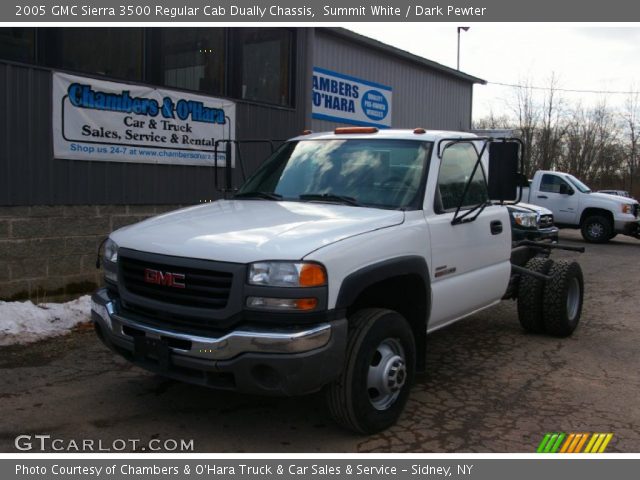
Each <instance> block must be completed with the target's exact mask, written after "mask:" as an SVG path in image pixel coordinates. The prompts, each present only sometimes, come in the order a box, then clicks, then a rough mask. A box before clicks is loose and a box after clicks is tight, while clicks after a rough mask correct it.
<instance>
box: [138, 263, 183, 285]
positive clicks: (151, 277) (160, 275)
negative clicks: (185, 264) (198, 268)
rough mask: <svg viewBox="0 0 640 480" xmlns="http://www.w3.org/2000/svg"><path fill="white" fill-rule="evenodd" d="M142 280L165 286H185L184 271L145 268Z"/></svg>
mask: <svg viewBox="0 0 640 480" xmlns="http://www.w3.org/2000/svg"><path fill="white" fill-rule="evenodd" d="M144 281H145V282H146V283H153V284H154V285H163V286H165V287H173V288H185V284H184V273H171V272H160V271H159V270H152V269H151V268H145V269H144Z"/></svg>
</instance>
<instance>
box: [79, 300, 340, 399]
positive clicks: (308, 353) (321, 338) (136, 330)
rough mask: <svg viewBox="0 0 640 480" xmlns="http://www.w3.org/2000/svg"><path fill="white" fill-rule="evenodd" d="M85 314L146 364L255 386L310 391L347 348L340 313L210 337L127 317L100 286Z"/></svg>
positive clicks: (336, 367) (212, 383)
mask: <svg viewBox="0 0 640 480" xmlns="http://www.w3.org/2000/svg"><path fill="white" fill-rule="evenodd" d="M91 317H92V319H93V321H94V323H95V325H96V331H97V333H98V336H99V337H100V339H101V340H102V341H103V343H105V345H107V346H108V347H109V348H111V349H112V350H113V351H114V352H116V353H118V354H120V355H122V356H123V357H125V358H127V359H128V360H129V361H131V362H133V363H135V364H137V365H139V366H141V367H143V368H145V369H147V370H151V371H154V372H156V373H159V374H160V375H164V376H168V377H172V378H175V379H178V380H182V381H185V382H189V383H195V384H199V385H204V386H208V387H212V388H222V389H231V390H236V391H241V392H246V393H253V394H267V395H300V394H306V393H310V392H313V391H316V390H318V389H319V388H321V387H322V386H323V385H325V384H327V383H328V382H330V381H332V380H333V379H334V378H335V377H336V376H337V375H338V374H339V372H340V370H341V368H342V363H343V361H344V355H345V350H346V338H347V321H346V319H344V318H343V319H338V320H331V321H328V322H324V323H319V324H314V325H309V326H297V327H290V328H289V327H281V328H273V329H266V328H263V329H261V328H250V329H249V328H241V329H240V328H239V329H237V330H233V331H230V332H228V333H226V334H224V335H221V336H217V337H214V336H211V337H210V336H202V335H194V334H188V333H184V332H177V331H173V330H170V329H166V328H158V327H156V326H152V325H149V324H146V323H144V322H142V321H140V320H143V319H142V318H140V319H138V318H136V319H134V318H129V315H127V314H126V313H123V312H122V311H121V310H120V309H119V299H118V298H117V296H114V295H112V294H110V293H109V292H108V291H107V290H106V289H100V290H98V291H97V292H96V293H94V294H93V296H92V298H91ZM149 345H150V346H149Z"/></svg>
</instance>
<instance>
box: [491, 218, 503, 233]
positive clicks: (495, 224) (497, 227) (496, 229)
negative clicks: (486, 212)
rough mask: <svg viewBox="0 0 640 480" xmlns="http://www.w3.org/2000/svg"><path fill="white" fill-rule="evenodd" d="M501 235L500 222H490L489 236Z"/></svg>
mask: <svg viewBox="0 0 640 480" xmlns="http://www.w3.org/2000/svg"><path fill="white" fill-rule="evenodd" d="M501 233H502V222H501V221H500V220H494V221H493V222H491V235H499V234H501Z"/></svg>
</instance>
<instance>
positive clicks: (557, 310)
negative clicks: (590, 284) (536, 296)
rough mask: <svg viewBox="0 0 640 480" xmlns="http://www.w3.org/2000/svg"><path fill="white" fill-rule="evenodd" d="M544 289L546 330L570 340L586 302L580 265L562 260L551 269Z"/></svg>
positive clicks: (550, 333) (555, 335)
mask: <svg viewBox="0 0 640 480" xmlns="http://www.w3.org/2000/svg"><path fill="white" fill-rule="evenodd" d="M548 275H549V276H550V277H551V279H550V280H548V281H547V284H546V286H545V288H544V302H543V308H544V315H543V318H544V329H545V331H546V332H547V333H548V334H549V335H553V336H554V337H568V336H569V335H571V334H572V333H573V331H574V330H575V329H576V327H577V326H578V323H579V322H580V316H581V314H582V302H583V300H584V279H583V276H582V269H581V268H580V264H579V263H577V262H572V261H569V260H559V261H558V262H555V263H554V264H553V265H552V266H551V268H550V269H549V273H548Z"/></svg>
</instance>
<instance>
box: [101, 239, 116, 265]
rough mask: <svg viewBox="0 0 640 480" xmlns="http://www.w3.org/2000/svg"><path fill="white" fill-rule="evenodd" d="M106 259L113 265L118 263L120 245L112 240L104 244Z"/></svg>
mask: <svg viewBox="0 0 640 480" xmlns="http://www.w3.org/2000/svg"><path fill="white" fill-rule="evenodd" d="M104 259H105V261H107V262H111V263H116V262H117V261H118V244H117V243H116V242H114V241H113V240H111V239H110V238H108V239H107V241H106V242H104Z"/></svg>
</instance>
